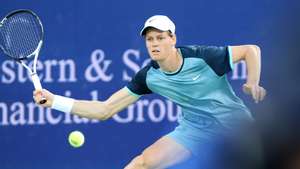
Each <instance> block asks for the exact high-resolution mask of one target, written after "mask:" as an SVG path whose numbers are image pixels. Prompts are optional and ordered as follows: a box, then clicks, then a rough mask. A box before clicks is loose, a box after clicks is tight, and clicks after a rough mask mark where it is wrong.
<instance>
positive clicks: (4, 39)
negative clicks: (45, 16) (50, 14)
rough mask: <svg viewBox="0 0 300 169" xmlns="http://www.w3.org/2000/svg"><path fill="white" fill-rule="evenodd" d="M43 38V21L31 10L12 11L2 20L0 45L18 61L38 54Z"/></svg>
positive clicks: (0, 24) (0, 23)
mask: <svg viewBox="0 0 300 169" xmlns="http://www.w3.org/2000/svg"><path fill="white" fill-rule="evenodd" d="M43 38H44V29H43V25H42V22H41V20H40V19H39V17H38V16H37V15H36V14H35V13H34V12H33V11H31V10H27V9H20V10H16V11H12V12H11V13H9V14H8V15H6V16H5V17H4V18H3V19H2V21H1V22H0V47H1V49H2V50H3V52H4V53H5V54H6V55H8V56H9V57H11V58H12V59H14V60H16V61H21V60H26V59H29V58H30V57H32V56H34V55H35V54H36V55H37V53H38V52H39V50H40V48H41V46H42V43H43Z"/></svg>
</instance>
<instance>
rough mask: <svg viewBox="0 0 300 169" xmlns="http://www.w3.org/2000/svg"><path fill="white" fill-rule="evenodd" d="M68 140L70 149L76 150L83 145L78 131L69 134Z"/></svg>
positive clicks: (82, 137)
mask: <svg viewBox="0 0 300 169" xmlns="http://www.w3.org/2000/svg"><path fill="white" fill-rule="evenodd" d="M68 140H69V143H70V145H71V146H72V147H75V148H78V147H81V146H82V145H83V144H84V135H83V134H82V133H81V132H80V131H73V132H71V133H70V134H69V139H68Z"/></svg>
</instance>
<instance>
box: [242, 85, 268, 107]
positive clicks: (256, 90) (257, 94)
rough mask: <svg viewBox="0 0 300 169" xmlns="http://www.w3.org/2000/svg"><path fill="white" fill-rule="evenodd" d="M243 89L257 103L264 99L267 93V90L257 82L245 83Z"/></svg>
mask: <svg viewBox="0 0 300 169" xmlns="http://www.w3.org/2000/svg"><path fill="white" fill-rule="evenodd" d="M243 91H244V93H246V94H249V95H251V96H252V98H253V99H254V101H255V103H258V102H260V101H262V100H263V99H264V98H265V96H266V94H267V92H266V90H265V89H264V88H263V87H261V86H259V85H257V84H248V83H245V84H244V85H243Z"/></svg>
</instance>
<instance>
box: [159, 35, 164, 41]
mask: <svg viewBox="0 0 300 169" xmlns="http://www.w3.org/2000/svg"><path fill="white" fill-rule="evenodd" d="M157 39H158V40H160V41H161V40H164V39H165V37H163V36H159V37H157Z"/></svg>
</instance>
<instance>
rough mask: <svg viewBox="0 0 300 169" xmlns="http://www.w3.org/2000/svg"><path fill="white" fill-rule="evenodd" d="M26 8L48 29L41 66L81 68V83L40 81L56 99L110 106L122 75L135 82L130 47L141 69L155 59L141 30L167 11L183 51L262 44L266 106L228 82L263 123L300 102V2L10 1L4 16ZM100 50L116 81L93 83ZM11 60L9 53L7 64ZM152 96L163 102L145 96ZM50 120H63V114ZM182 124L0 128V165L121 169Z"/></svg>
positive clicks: (7, 95)
mask: <svg viewBox="0 0 300 169" xmlns="http://www.w3.org/2000/svg"><path fill="white" fill-rule="evenodd" d="M19 8H26V9H31V10H33V11H35V12H36V13H37V14H38V15H39V17H40V18H41V20H42V22H43V26H44V29H45V39H44V45H43V47H42V50H41V53H40V60H41V61H43V60H62V59H73V60H74V61H75V62H76V77H77V81H76V82H72V83H71V82H68V83H59V82H57V78H56V79H55V77H54V82H52V83H47V82H42V83H43V86H44V87H45V88H47V89H49V90H51V91H53V92H54V93H56V94H60V95H63V94H64V92H65V91H66V90H70V91H71V92H72V96H73V97H76V98H81V99H90V95H89V93H90V92H91V91H92V90H97V91H98V92H99V94H100V98H99V99H100V100H103V99H106V98H107V97H108V96H110V95H111V94H112V93H113V92H114V91H116V90H117V89H120V88H121V87H123V86H124V85H126V81H124V80H122V71H123V70H127V71H128V73H130V75H131V76H132V75H133V74H134V72H133V71H132V70H130V69H128V68H127V67H126V66H125V65H124V62H123V60H122V55H123V53H124V52H125V51H126V50H127V49H135V50H139V51H140V55H141V58H140V59H139V60H136V62H137V63H139V64H142V62H143V61H144V60H145V59H147V58H148V55H147V52H146V48H145V46H144V41H143V38H141V37H140V36H139V31H140V29H141V28H142V26H143V23H144V21H145V19H147V18H148V17H150V16H152V15H155V14H164V15H168V16H169V17H170V18H171V19H172V20H173V21H174V22H175V23H176V26H177V27H176V34H177V38H178V45H189V44H205V45H217V46H221V45H238V44H257V45H259V46H260V47H261V49H262V76H261V85H262V86H264V87H265V88H266V89H267V90H268V96H267V98H266V100H265V101H264V102H262V103H261V104H254V103H253V102H252V100H251V98H249V97H248V96H245V95H244V94H243V93H242V92H241V85H242V84H243V83H244V79H238V80H232V81H231V83H232V85H233V86H234V89H235V91H236V92H237V94H238V95H239V96H240V97H242V98H243V99H244V100H245V103H246V104H247V105H248V106H249V107H250V109H251V110H252V112H253V113H254V115H255V116H256V117H258V118H259V117H260V116H261V113H266V112H272V111H273V110H275V109H276V108H277V107H278V105H279V103H282V102H289V100H292V101H294V102H295V101H297V98H298V97H297V95H298V94H299V86H298V82H299V81H298V78H299V77H298V75H297V73H296V70H298V68H297V66H298V64H296V63H299V58H298V57H297V50H296V49H297V42H298V38H297V37H298V35H299V34H297V31H298V30H299V29H297V28H298V26H299V24H298V23H297V22H298V21H297V18H298V19H299V15H297V11H298V8H299V3H297V2H296V1H295V2H293V1H280V0H272V1H271V0H249V1H237V0H236V1H216V0H200V1H197V0H186V1H159V0H152V1H117V0H110V1H96V0H90V1H83V0H73V1H71V0H69V1H67V0H65V1H58V0H52V1H38V0H26V1H24V0H23V1H22V0H4V1H2V3H1V6H0V16H4V15H6V14H7V13H8V12H10V11H11V10H15V9H19ZM298 44H299V43H298ZM95 49H101V50H103V51H104V52H105V59H108V60H112V64H111V65H110V67H109V69H108V73H113V74H114V78H113V80H112V81H109V82H103V81H98V82H95V83H89V82H87V81H86V79H85V77H84V71H85V69H86V68H87V67H88V66H89V65H90V55H91V53H92V51H94V50H95ZM1 55H3V54H1ZM6 59H7V58H6V57H5V56H4V55H3V57H1V58H0V63H3V62H4V61H5V60H6ZM298 67H299V66H298ZM57 71H58V70H53V72H52V74H53V75H56V73H57ZM0 73H1V74H2V75H3V72H0ZM1 74H0V75H1ZM2 75H1V76H2ZM229 76H230V75H229ZM32 90H33V88H32V84H30V82H28V81H27V82H26V83H25V84H23V83H19V82H17V81H16V82H14V83H12V84H4V83H1V84H0V102H1V103H6V104H7V105H10V104H12V103H13V102H17V101H20V102H24V103H29V102H31V101H32V99H31V98H32ZM154 98H158V96H154V97H146V99H149V100H151V99H154ZM160 99H161V98H160ZM0 110H1V109H0ZM123 113H124V112H122V113H121V114H123ZM53 114H54V116H58V115H61V113H60V112H54V113H53ZM0 118H2V117H1V112H0ZM175 125H176V123H175V122H170V121H168V120H166V119H165V120H163V121H162V122H160V123H154V122H151V121H149V120H146V122H145V123H137V122H134V121H133V122H131V123H126V124H121V123H117V122H116V121H114V120H109V121H106V122H100V123H94V124H91V123H88V124H63V123H59V124H57V125H50V124H47V125H18V126H11V125H9V126H3V125H0V168H1V169H21V168H22V169H41V168H44V169H52V168H53V169H54V168H56V169H57V168H59V169H82V168H85V169H95V168H98V169H100V168H101V169H102V168H103V169H118V168H122V167H124V166H125V165H126V164H127V163H128V162H129V161H130V160H131V159H132V158H133V157H134V156H136V155H138V154H139V153H140V152H141V151H142V150H143V149H144V148H145V147H147V146H148V145H150V144H151V143H153V142H154V141H155V140H157V139H158V138H159V137H161V136H162V135H164V134H166V133H168V132H169V131H171V130H172V128H173V127H174V126H175ZM72 130H81V131H82V132H83V133H84V134H85V136H86V143H85V145H84V146H83V147H81V148H79V149H73V148H71V147H70V146H69V145H68V142H67V135H68V133H69V132H70V131H72Z"/></svg>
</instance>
